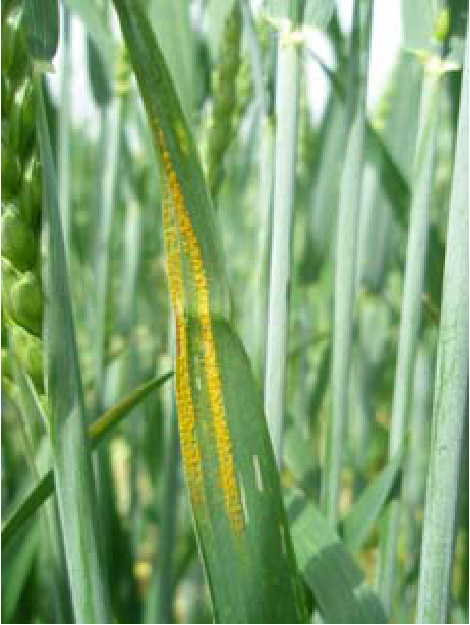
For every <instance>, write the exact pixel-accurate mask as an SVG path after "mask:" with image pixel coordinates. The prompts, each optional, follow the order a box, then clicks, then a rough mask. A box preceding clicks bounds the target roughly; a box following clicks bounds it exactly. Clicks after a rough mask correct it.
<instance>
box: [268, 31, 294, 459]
mask: <svg viewBox="0 0 470 625" xmlns="http://www.w3.org/2000/svg"><path fill="white" fill-rule="evenodd" d="M288 35H289V30H287V31H285V32H280V33H279V35H278V37H279V44H278V68H277V85H276V94H277V97H276V119H277V128H276V156H275V174H274V207H273V233H272V245H271V271H270V281H269V284H270V290H269V308H268V332H267V342H266V379H265V402H264V409H265V412H266V418H267V420H268V427H269V432H270V434H271V440H272V443H273V447H274V453H275V456H276V462H277V464H278V466H279V467H280V466H281V462H282V430H283V422H284V418H283V417H284V397H285V386H286V357H287V341H288V337H287V332H288V328H289V282H290V271H291V250H290V242H291V227H292V215H293V211H294V175H295V156H296V145H297V109H298V97H299V52H298V50H297V49H296V48H295V47H294V46H293V45H292V44H290V43H288V41H287V40H286V39H287V37H288Z"/></svg>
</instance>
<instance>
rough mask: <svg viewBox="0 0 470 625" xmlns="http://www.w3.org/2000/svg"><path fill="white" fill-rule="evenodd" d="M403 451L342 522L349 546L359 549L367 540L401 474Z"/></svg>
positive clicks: (360, 497)
mask: <svg viewBox="0 0 470 625" xmlns="http://www.w3.org/2000/svg"><path fill="white" fill-rule="evenodd" d="M402 463H403V451H401V452H400V453H398V454H397V455H396V456H395V457H394V458H392V460H391V461H390V462H389V463H388V464H387V466H386V467H385V469H383V471H382V472H381V473H379V475H377V476H376V477H375V478H374V480H373V481H372V482H371V483H370V484H368V485H367V487H366V488H365V489H364V491H363V492H362V493H361V495H360V496H359V499H358V500H357V501H356V502H355V504H354V505H353V507H352V508H351V510H350V511H349V513H348V516H347V517H346V518H345V519H344V521H343V522H342V523H341V526H340V527H341V535H342V537H343V540H344V542H345V543H346V545H347V547H348V548H349V549H351V550H352V551H358V550H359V549H360V548H361V547H362V545H363V544H364V542H365V541H366V539H367V537H368V535H369V533H370V531H371V530H372V528H373V526H374V524H375V523H376V522H377V519H378V518H379V516H380V514H381V512H382V510H383V508H384V506H385V505H386V503H387V502H388V500H389V499H390V496H391V495H392V493H393V492H394V489H395V485H396V484H397V483H398V480H399V478H400V476H401V469H402Z"/></svg>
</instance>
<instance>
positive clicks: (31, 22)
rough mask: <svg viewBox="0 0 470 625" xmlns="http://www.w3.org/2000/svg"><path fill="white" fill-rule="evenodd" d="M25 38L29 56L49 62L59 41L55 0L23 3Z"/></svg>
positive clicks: (56, 3) (57, 9) (57, 7)
mask: <svg viewBox="0 0 470 625" xmlns="http://www.w3.org/2000/svg"><path fill="white" fill-rule="evenodd" d="M25 10H26V14H25V18H26V24H27V40H28V46H29V50H30V53H31V56H32V57H33V58H34V59H35V61H38V62H45V63H48V62H51V61H52V59H53V57H54V55H55V52H56V50H57V45H58V43H59V6H58V2H57V0H43V2H42V3H41V4H39V3H37V2H27V3H26V4H25Z"/></svg>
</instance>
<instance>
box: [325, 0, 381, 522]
mask: <svg viewBox="0 0 470 625" xmlns="http://www.w3.org/2000/svg"><path fill="white" fill-rule="evenodd" d="M357 3H358V4H357V5H356V7H355V13H356V15H355V19H354V26H353V38H354V37H358V38H359V41H360V42H361V43H360V51H358V52H357V54H358V59H357V68H358V70H357V71H358V72H359V92H358V97H357V110H356V112H355V114H354V121H353V123H352V127H351V129H350V133H349V138H348V146H347V149H346V157H345V164H344V168H343V173H342V177H341V189H340V202H339V215H338V231H337V240H336V269H335V300H334V301H335V306H334V322H333V323H334V327H333V363H332V412H331V422H330V424H329V443H328V448H329V449H328V452H329V453H328V467H327V477H326V480H327V481H326V511H327V517H328V520H329V521H330V522H331V524H332V526H335V525H336V524H337V522H338V514H339V513H338V505H339V494H340V477H341V466H342V455H343V451H342V450H343V445H344V438H345V429H346V422H347V398H348V388H349V369H350V361H351V335H352V325H353V308H354V299H355V283H356V259H357V233H358V223H359V210H360V206H361V183H362V169H363V163H364V141H365V123H366V111H365V106H366V87H367V70H368V57H369V42H370V32H371V25H372V9H373V3H372V2H362V0H357ZM356 30H357V31H358V32H357V34H355V31H356ZM355 62H356V61H355V59H354V57H353V60H352V63H353V65H352V66H351V68H350V71H351V74H350V83H351V91H350V98H349V101H348V104H347V106H348V109H350V108H351V106H354V103H355V98H354V92H355V89H356V87H355V84H354V77H355V75H356V71H355V67H354V64H355Z"/></svg>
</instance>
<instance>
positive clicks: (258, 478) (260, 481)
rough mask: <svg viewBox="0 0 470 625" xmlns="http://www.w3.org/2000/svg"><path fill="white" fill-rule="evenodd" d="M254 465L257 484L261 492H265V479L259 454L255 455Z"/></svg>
mask: <svg viewBox="0 0 470 625" xmlns="http://www.w3.org/2000/svg"><path fill="white" fill-rule="evenodd" d="M253 466H254V468H255V476H256V485H257V486H258V490H259V492H260V493H262V492H263V479H262V477H261V467H260V466H259V459H258V456H257V455H254V456H253Z"/></svg>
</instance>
